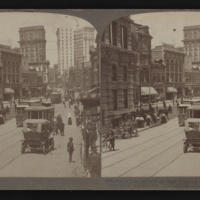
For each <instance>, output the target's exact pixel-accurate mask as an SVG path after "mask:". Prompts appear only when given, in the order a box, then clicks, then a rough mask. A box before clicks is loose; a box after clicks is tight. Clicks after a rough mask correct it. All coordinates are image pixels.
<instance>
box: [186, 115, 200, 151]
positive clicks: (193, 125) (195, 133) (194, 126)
mask: <svg viewBox="0 0 200 200" xmlns="http://www.w3.org/2000/svg"><path fill="white" fill-rule="evenodd" d="M185 136H186V139H185V140H184V144H183V152H184V153H186V152H187V151H188V148H190V149H192V150H195V149H198V150H200V119H199V118H189V119H187V120H186V121H185Z"/></svg>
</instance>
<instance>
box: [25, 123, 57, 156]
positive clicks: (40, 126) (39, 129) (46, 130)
mask: <svg viewBox="0 0 200 200" xmlns="http://www.w3.org/2000/svg"><path fill="white" fill-rule="evenodd" d="M23 136H24V140H22V144H21V153H22V154H23V153H25V151H26V150H27V149H29V150H31V151H32V150H42V152H43V154H46V153H47V151H50V150H53V149H54V138H53V129H52V127H51V123H50V122H49V121H48V120H45V119H26V120H25V121H24V122H23Z"/></svg>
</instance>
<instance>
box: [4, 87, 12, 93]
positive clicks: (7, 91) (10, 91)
mask: <svg viewBox="0 0 200 200" xmlns="http://www.w3.org/2000/svg"><path fill="white" fill-rule="evenodd" d="M14 93H15V91H14V90H13V89H11V88H4V94H14Z"/></svg>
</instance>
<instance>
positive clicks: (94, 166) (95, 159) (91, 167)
mask: <svg viewBox="0 0 200 200" xmlns="http://www.w3.org/2000/svg"><path fill="white" fill-rule="evenodd" d="M87 169H88V171H89V173H90V176H91V177H92V178H97V177H100V175H101V169H100V154H99V153H98V152H97V147H96V146H93V147H92V153H90V154H89V156H88V162H87Z"/></svg>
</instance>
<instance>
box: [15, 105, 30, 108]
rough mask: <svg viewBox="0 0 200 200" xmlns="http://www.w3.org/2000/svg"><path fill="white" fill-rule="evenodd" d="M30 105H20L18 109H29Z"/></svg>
mask: <svg viewBox="0 0 200 200" xmlns="http://www.w3.org/2000/svg"><path fill="white" fill-rule="evenodd" d="M27 107H29V105H18V106H17V108H27Z"/></svg>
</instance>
